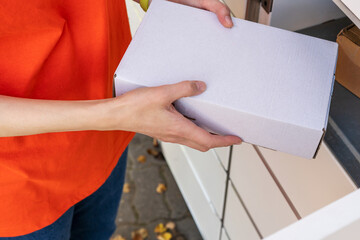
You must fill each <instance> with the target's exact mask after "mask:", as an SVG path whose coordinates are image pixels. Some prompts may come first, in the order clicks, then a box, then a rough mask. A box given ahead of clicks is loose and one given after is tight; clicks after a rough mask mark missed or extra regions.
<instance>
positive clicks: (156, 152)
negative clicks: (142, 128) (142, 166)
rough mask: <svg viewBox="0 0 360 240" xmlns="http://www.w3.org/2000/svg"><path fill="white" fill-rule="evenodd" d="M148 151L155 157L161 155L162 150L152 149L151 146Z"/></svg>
mask: <svg viewBox="0 0 360 240" xmlns="http://www.w3.org/2000/svg"><path fill="white" fill-rule="evenodd" d="M147 153H148V154H150V155H152V156H154V157H158V156H160V152H159V151H158V150H155V149H152V148H149V149H148V150H147Z"/></svg>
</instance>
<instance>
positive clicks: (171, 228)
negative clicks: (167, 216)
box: [165, 222, 176, 230]
mask: <svg viewBox="0 0 360 240" xmlns="http://www.w3.org/2000/svg"><path fill="white" fill-rule="evenodd" d="M175 226H176V225H175V223H174V222H168V223H166V225H165V227H166V228H167V229H169V230H174V229H175Z"/></svg>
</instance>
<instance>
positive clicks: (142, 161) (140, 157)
mask: <svg viewBox="0 0 360 240" xmlns="http://www.w3.org/2000/svg"><path fill="white" fill-rule="evenodd" d="M137 160H138V162H140V163H145V162H146V157H145V156H144V155H140V156H138V158H137Z"/></svg>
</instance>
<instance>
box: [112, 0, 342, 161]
mask: <svg viewBox="0 0 360 240" xmlns="http://www.w3.org/2000/svg"><path fill="white" fill-rule="evenodd" d="M233 21H234V27H233V28H231V29H227V28H224V27H222V26H221V25H220V23H219V22H218V20H217V18H216V16H215V14H213V13H211V12H208V11H205V10H200V9H197V8H192V7H188V6H184V5H180V4H176V3H172V2H168V1H164V0H154V1H152V4H151V6H150V8H149V10H148V12H147V14H146V15H145V17H144V19H143V21H142V23H141V25H140V27H139V29H138V31H137V32H136V34H135V36H134V39H133V40H132V42H131V44H130V46H129V48H128V49H127V51H126V53H125V55H124V57H123V59H122V60H121V62H120V64H119V66H118V68H117V70H116V76H115V88H116V93H117V95H120V94H123V93H125V92H127V91H130V90H132V89H135V88H138V87H144V86H145V87H150V86H158V85H163V84H170V83H176V82H180V81H182V80H202V81H205V82H206V83H207V90H206V91H205V92H204V93H203V94H201V95H199V96H196V97H190V98H183V99H180V100H178V101H177V102H176V104H175V106H176V108H177V109H178V110H179V111H180V112H181V113H183V114H184V115H186V116H188V117H191V118H193V119H195V123H196V124H197V125H199V126H201V127H203V128H205V129H207V130H209V131H211V132H214V133H218V134H232V135H237V136H239V137H241V138H242V139H243V140H244V141H245V142H248V143H252V144H256V145H260V146H263V147H267V148H271V149H275V150H279V151H283V152H287V153H290V154H294V155H298V156H302V157H306V158H312V157H314V155H315V153H316V151H317V148H318V145H319V143H320V141H321V139H322V137H323V135H324V132H325V128H326V125H327V118H328V111H329V106H330V99H331V94H332V86H333V79H334V71H335V64H336V58H337V44H336V43H333V42H329V41H325V40H320V39H316V38H314V37H309V36H305V35H301V34H298V33H294V32H289V31H286V30H281V29H277V28H273V27H269V26H265V25H261V24H257V23H253V22H249V21H245V20H241V19H233Z"/></svg>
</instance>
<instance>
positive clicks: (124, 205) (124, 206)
mask: <svg viewBox="0 0 360 240" xmlns="http://www.w3.org/2000/svg"><path fill="white" fill-rule="evenodd" d="M132 191H134V190H132ZM133 195H134V194H133V193H132V192H129V193H123V195H122V198H121V201H120V207H119V210H118V214H117V217H116V224H117V225H119V224H120V223H135V222H136V221H137V218H136V215H135V212H134V210H133V208H132V203H131V202H132V198H133Z"/></svg>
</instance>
